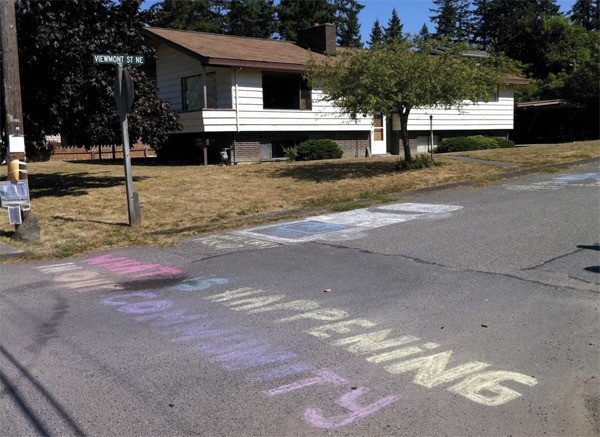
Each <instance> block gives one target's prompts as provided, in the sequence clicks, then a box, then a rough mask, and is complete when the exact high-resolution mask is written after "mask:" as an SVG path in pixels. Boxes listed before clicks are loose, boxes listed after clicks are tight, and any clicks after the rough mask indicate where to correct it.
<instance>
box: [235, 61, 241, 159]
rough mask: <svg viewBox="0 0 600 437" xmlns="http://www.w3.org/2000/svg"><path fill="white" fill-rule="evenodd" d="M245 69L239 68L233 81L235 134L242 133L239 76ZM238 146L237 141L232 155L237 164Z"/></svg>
mask: <svg viewBox="0 0 600 437" xmlns="http://www.w3.org/2000/svg"><path fill="white" fill-rule="evenodd" d="M242 68H243V67H240V68H238V69H237V70H235V71H234V72H233V81H234V90H235V91H234V92H235V132H236V134H237V133H239V132H240V105H239V98H238V77H237V74H238V73H239V72H240V71H242ZM236 146H237V144H236V141H235V140H234V141H233V153H232V155H233V156H232V158H233V163H234V164H237V162H236V160H235V152H236V149H237V147H236Z"/></svg>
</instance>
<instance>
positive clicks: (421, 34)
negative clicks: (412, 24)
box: [418, 23, 431, 41]
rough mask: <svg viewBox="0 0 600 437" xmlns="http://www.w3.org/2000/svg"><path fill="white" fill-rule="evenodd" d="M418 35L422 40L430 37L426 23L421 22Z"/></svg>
mask: <svg viewBox="0 0 600 437" xmlns="http://www.w3.org/2000/svg"><path fill="white" fill-rule="evenodd" d="M418 37H419V39H421V40H422V41H426V40H428V39H429V38H431V33H429V29H428V28H427V24H425V23H423V26H422V27H421V30H420V31H419V35H418Z"/></svg>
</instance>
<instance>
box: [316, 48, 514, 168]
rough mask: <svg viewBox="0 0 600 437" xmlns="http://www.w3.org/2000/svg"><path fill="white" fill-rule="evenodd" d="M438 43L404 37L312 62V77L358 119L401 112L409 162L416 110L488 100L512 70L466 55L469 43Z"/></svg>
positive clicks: (502, 62) (499, 60)
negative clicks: (440, 45)
mask: <svg viewBox="0 0 600 437" xmlns="http://www.w3.org/2000/svg"><path fill="white" fill-rule="evenodd" d="M436 46H437V41H431V42H424V43H423V44H422V46H421V47H418V49H416V48H415V47H412V46H410V45H409V44H408V43H406V42H403V41H401V42H395V43H391V44H388V45H384V46H381V47H377V48H375V49H370V50H361V51H355V52H349V53H344V54H343V55H341V56H340V58H341V59H339V58H338V59H335V60H330V61H329V62H327V63H325V64H318V63H314V62H313V63H309V66H308V70H309V77H310V78H311V81H312V83H313V84H314V85H315V86H320V87H322V88H323V91H324V92H325V95H326V96H327V97H326V98H327V99H328V100H329V101H332V102H333V103H334V104H335V105H336V106H338V107H340V108H341V109H342V110H343V111H344V112H346V113H348V114H349V115H350V116H351V117H352V118H357V117H358V116H359V115H363V116H372V115H374V114H384V115H387V116H392V115H397V116H398V117H399V120H400V135H401V138H402V146H403V149H404V157H405V161H406V162H408V163H410V162H411V161H412V156H411V152H410V146H409V138H408V129H407V126H408V117H409V115H410V112H411V110H412V109H414V108H428V107H440V108H450V107H456V106H461V105H464V104H465V103H464V102H465V101H468V100H471V101H482V100H487V99H489V97H490V95H492V93H493V92H494V91H496V89H497V87H498V86H500V85H501V84H502V83H503V82H504V80H505V74H506V73H507V71H509V70H510V69H509V67H510V63H508V62H506V61H505V60H504V59H502V58H490V59H487V60H486V61H485V62H482V60H481V59H473V58H469V57H465V56H461V53H463V52H464V50H465V49H466V47H465V46H451V47H449V48H448V50H444V51H436V50H435V47H436ZM432 53H437V54H432ZM510 71H512V70H510ZM415 72H418V74H415Z"/></svg>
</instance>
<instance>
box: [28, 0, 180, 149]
mask: <svg viewBox="0 0 600 437" xmlns="http://www.w3.org/2000/svg"><path fill="white" fill-rule="evenodd" d="M139 5H140V2H139V1H137V0H123V1H122V2H121V3H120V4H118V5H116V4H114V3H113V2H112V1H110V0H85V1H84V0H72V1H70V2H54V1H47V2H40V1H21V2H19V3H17V31H18V41H19V63H20V67H21V82H22V101H23V112H24V118H25V126H26V129H27V141H28V144H27V147H28V150H27V154H28V156H31V157H33V156H36V155H39V154H40V153H41V152H42V151H43V149H44V137H45V135H52V134H57V133H59V134H61V136H62V138H63V141H64V143H66V144H77V145H95V144H115V143H120V141H121V138H120V124H119V117H118V115H117V110H116V107H115V101H114V92H113V87H114V82H115V67H114V66H110V65H93V64H92V54H94V53H115V54H121V53H131V54H144V55H145V56H146V62H147V63H148V64H150V65H148V67H147V69H146V68H142V67H134V68H130V72H131V75H132V77H133V79H134V83H135V100H134V103H133V107H132V112H131V113H130V116H129V128H130V135H131V137H132V138H140V139H141V140H142V141H143V142H145V143H147V144H149V145H150V146H152V147H154V148H159V147H161V145H162V144H164V143H165V142H166V140H167V136H168V133H170V132H173V131H175V130H178V129H179V128H180V126H179V123H178V117H177V115H176V114H175V113H174V112H172V111H170V110H169V109H168V107H167V106H166V105H165V104H163V103H162V102H161V101H160V100H159V99H158V96H157V94H158V93H157V89H156V85H155V80H154V79H153V77H152V74H151V73H150V69H152V65H153V59H154V51H153V49H151V48H150V47H148V46H146V45H145V41H144V38H143V37H142V35H141V32H140V31H141V29H142V26H143V25H142V23H143V18H144V17H143V16H142V15H141V14H140V13H139Z"/></svg>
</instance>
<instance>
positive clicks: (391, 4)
mask: <svg viewBox="0 0 600 437" xmlns="http://www.w3.org/2000/svg"><path fill="white" fill-rule="evenodd" d="M513 1H515V2H517V1H519V0H513ZM575 1H576V0H558V1H557V2H556V3H557V4H558V5H559V6H560V12H562V13H567V12H568V11H570V10H571V8H572V7H573V4H574V3H575ZM359 3H361V4H363V5H365V7H364V9H363V10H362V11H361V12H360V14H359V16H358V18H359V21H360V33H361V36H362V40H363V42H365V41H368V40H369V35H370V33H371V29H372V28H373V23H374V22H375V20H376V19H379V24H381V26H383V27H385V26H386V25H387V22H388V20H389V19H390V17H391V16H392V9H394V8H395V9H396V11H397V12H398V16H399V17H400V21H401V22H402V24H403V25H404V27H403V30H404V32H408V33H412V34H416V33H419V31H420V30H421V27H423V24H427V27H428V28H429V31H430V32H432V33H433V31H434V30H435V26H434V25H432V24H431V23H430V20H429V17H430V16H431V15H433V14H432V13H431V12H430V11H429V9H433V8H434V7H435V5H434V4H433V1H432V0H362V1H360V0H359Z"/></svg>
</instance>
